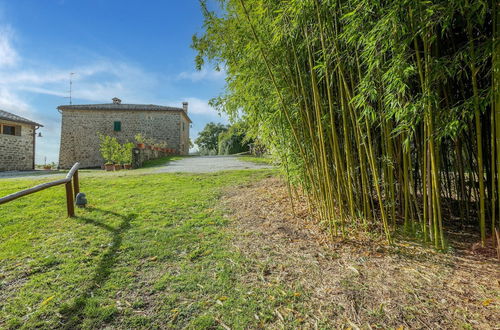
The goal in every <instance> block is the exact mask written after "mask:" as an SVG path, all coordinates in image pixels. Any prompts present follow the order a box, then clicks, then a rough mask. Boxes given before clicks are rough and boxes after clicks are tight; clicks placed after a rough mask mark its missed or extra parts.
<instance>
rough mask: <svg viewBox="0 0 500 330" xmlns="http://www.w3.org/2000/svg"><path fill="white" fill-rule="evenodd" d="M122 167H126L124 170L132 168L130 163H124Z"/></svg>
mask: <svg viewBox="0 0 500 330" xmlns="http://www.w3.org/2000/svg"><path fill="white" fill-rule="evenodd" d="M123 167H124V168H125V169H126V170H130V169H131V168H132V165H131V164H125V165H123Z"/></svg>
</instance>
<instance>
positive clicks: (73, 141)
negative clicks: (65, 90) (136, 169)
mask: <svg viewBox="0 0 500 330" xmlns="http://www.w3.org/2000/svg"><path fill="white" fill-rule="evenodd" d="M57 109H58V110H59V112H60V113H61V114H62V121H61V145H60V151H59V167H60V168H70V167H71V166H73V164H74V163H75V162H79V163H80V164H81V167H87V168H89V167H98V166H101V165H102V164H103V163H104V159H103V158H102V157H101V154H100V151H99V134H103V135H108V136H111V137H116V139H117V140H118V141H119V142H120V143H125V142H134V141H135V136H136V135H137V134H139V133H140V134H141V135H142V136H144V137H145V138H147V139H154V140H155V141H158V142H164V143H166V145H167V148H170V149H174V150H175V151H176V153H177V154H180V155H187V154H188V153H189V127H190V124H191V120H190V119H189V116H188V114H187V112H188V104H187V102H184V103H183V106H182V108H176V107H167V106H159V105H153V104H122V103H121V100H120V99H118V98H113V103H108V104H85V105H63V106H59V107H58V108H57Z"/></svg>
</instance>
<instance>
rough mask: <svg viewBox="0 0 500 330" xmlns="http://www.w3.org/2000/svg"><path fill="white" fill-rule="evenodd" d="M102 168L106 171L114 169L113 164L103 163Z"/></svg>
mask: <svg viewBox="0 0 500 330" xmlns="http://www.w3.org/2000/svg"><path fill="white" fill-rule="evenodd" d="M104 169H105V170H106V171H112V170H114V169H115V165H113V164H104Z"/></svg>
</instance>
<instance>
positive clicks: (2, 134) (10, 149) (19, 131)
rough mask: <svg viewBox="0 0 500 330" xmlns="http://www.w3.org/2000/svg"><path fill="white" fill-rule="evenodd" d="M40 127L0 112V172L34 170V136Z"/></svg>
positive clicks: (27, 120) (10, 114) (16, 116)
mask: <svg viewBox="0 0 500 330" xmlns="http://www.w3.org/2000/svg"><path fill="white" fill-rule="evenodd" d="M39 127H43V126H42V125H40V124H38V123H35V122H34V121H31V120H29V119H26V118H23V117H20V116H18V115H15V114H13V113H10V112H7V111H3V110H0V171H12V170H16V171H25V170H33V169H34V168H35V135H36V130H37V129H38V128H39Z"/></svg>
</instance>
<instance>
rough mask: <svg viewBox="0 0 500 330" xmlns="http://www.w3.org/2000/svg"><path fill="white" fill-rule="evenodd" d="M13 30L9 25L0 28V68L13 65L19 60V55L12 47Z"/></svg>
mask: <svg viewBox="0 0 500 330" xmlns="http://www.w3.org/2000/svg"><path fill="white" fill-rule="evenodd" d="M12 38H13V32H12V29H11V28H10V27H8V26H4V27H1V28H0V68H1V67H11V66H14V65H16V64H17V63H18V62H19V56H18V55H17V52H16V51H15V50H14V48H13V47H12Z"/></svg>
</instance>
